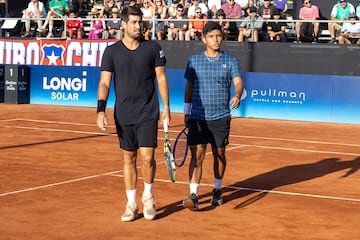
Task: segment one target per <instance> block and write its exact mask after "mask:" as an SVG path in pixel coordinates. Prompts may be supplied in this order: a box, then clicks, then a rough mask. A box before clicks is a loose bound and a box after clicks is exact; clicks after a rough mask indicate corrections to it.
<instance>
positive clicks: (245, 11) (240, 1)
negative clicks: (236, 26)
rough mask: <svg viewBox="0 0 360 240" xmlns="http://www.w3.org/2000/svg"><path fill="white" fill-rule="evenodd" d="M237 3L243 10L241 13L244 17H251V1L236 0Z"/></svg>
mask: <svg viewBox="0 0 360 240" xmlns="http://www.w3.org/2000/svg"><path fill="white" fill-rule="evenodd" d="M235 2H236V3H237V4H239V6H240V8H241V11H242V15H243V16H244V17H246V16H248V15H249V11H248V10H249V7H250V5H249V2H250V1H249V0H235Z"/></svg>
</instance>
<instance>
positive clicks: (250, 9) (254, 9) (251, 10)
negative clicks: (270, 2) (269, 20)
mask: <svg viewBox="0 0 360 240" xmlns="http://www.w3.org/2000/svg"><path fill="white" fill-rule="evenodd" d="M249 11H250V12H251V13H253V12H257V8H256V7H254V6H253V7H250V8H249Z"/></svg>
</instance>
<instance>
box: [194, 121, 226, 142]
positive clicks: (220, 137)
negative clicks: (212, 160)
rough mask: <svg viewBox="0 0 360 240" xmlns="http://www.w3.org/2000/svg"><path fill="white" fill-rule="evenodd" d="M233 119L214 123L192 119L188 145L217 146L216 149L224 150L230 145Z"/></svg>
mask: <svg viewBox="0 0 360 240" xmlns="http://www.w3.org/2000/svg"><path fill="white" fill-rule="evenodd" d="M230 121H231V117H226V118H222V119H219V120H214V121H203V120H195V119H190V120H189V123H188V126H189V133H188V144H189V145H197V144H207V143H211V144H215V146H216V147H219V148H223V147H225V146H226V145H228V144H229V133H230Z"/></svg>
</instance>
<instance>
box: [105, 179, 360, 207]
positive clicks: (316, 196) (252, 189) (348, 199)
mask: <svg viewBox="0 0 360 240" xmlns="http://www.w3.org/2000/svg"><path fill="white" fill-rule="evenodd" d="M109 175H111V176H113V177H119V178H123V177H124V176H123V175H119V174H109ZM139 179H143V178H141V177H139ZM154 180H155V181H157V182H165V183H173V182H172V181H170V180H164V179H158V178H155V179H154ZM173 184H174V183H173ZM175 184H182V185H188V184H189V182H182V181H176V182H175ZM200 186H204V187H211V188H212V187H214V185H213V184H209V183H200ZM224 188H227V189H233V190H240V191H251V192H261V193H274V194H281V195H291V196H301V197H311V198H321V199H331V200H341V201H349V202H360V199H357V198H346V197H335V196H327V195H318V194H308V193H298V192H285V191H276V190H264V189H258V188H247V187H236V186H231V185H230V186H226V187H224ZM225 194H226V193H225Z"/></svg>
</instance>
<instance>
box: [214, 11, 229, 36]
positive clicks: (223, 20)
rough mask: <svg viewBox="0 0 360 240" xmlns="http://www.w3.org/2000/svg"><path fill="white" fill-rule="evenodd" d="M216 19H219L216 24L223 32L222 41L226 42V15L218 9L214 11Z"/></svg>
mask: <svg viewBox="0 0 360 240" xmlns="http://www.w3.org/2000/svg"><path fill="white" fill-rule="evenodd" d="M216 19H219V21H218V23H219V25H220V26H221V28H222V31H223V35H224V36H223V40H228V37H229V33H230V30H229V28H230V22H229V21H228V20H227V19H226V15H225V12H224V10H223V9H221V8H220V9H218V10H217V11H216Z"/></svg>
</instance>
